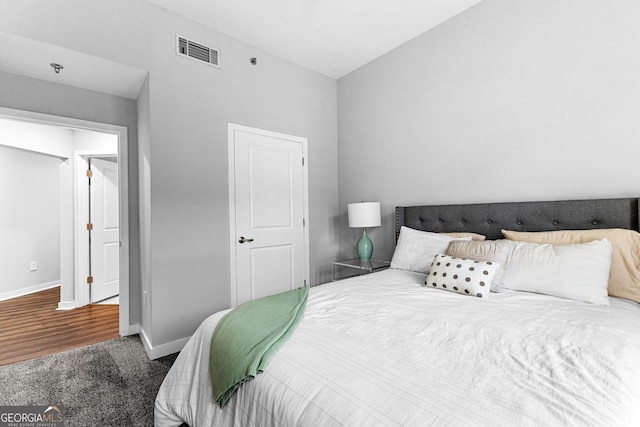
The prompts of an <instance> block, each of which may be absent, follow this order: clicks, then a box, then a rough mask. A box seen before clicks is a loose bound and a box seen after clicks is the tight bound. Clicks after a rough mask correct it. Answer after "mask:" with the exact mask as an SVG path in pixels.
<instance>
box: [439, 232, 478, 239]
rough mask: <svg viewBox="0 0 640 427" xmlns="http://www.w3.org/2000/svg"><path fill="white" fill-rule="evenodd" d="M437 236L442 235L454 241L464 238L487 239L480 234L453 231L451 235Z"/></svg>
mask: <svg viewBox="0 0 640 427" xmlns="http://www.w3.org/2000/svg"><path fill="white" fill-rule="evenodd" d="M438 234H444V235H446V236H449V237H453V238H454V239H459V238H464V237H471V240H484V239H486V238H487V236H484V235H482V234H478V233H467V232H464V231H460V232H458V231H454V232H452V233H438Z"/></svg>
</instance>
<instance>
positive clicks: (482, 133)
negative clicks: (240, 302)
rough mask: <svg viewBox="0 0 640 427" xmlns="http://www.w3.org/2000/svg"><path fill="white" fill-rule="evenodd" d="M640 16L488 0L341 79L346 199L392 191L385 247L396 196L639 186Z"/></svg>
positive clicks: (571, 193) (426, 199)
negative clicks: (638, 43) (638, 44)
mask: <svg viewBox="0 0 640 427" xmlns="http://www.w3.org/2000/svg"><path fill="white" fill-rule="evenodd" d="M638 22H640V2H637V1H635V0H616V1H610V2H609V1H608V2H604V1H595V0H589V1H584V0H560V1H552V0H521V1H509V0H484V1H482V2H481V3H479V4H478V5H476V6H474V7H473V8H471V9H469V10H467V11H465V12H463V13H462V14H460V15H458V16H456V17H454V18H453V19H451V20H449V21H448V22H445V23H443V24H441V25H440V26H438V27H436V28H435V29H433V30H431V31H429V32H427V33H425V34H423V35H421V36H419V37H417V38H416V39H414V40H412V41H410V42H408V43H406V44H404V45H403V46H401V47H399V48H397V49H395V50H394V51H392V52H390V53H388V54H387V55H385V56H383V57H381V58H379V59H377V60H375V61H373V62H371V63H369V64H367V65H366V66H364V67H362V68H360V69H358V70H356V71H354V72H353V73H351V74H349V75H347V76H345V77H343V78H341V79H340V80H339V81H338V112H339V115H338V117H339V119H338V123H339V124H338V130H339V182H340V196H339V197H340V210H341V212H346V204H347V203H350V202H354V201H360V200H369V201H380V202H382V207H383V217H384V220H383V221H384V222H383V226H382V227H380V228H377V229H373V230H370V233H369V234H370V236H371V238H372V240H373V241H374V244H376V251H375V253H374V256H378V257H386V258H388V257H390V256H391V254H392V253H393V245H394V238H395V236H394V224H393V217H392V213H393V209H394V206H396V205H405V204H441V203H469V202H491V201H522V200H554V199H567V198H591V197H626V196H629V197H632V196H638V194H640V168H638V166H637V159H638V158H639V157H640V144H639V143H638V135H640V120H639V119H638V118H639V117H640V80H639V76H640V49H638V48H637V43H636V42H635V41H636V40H640V25H638ZM363 169H365V170H367V171H369V173H363V171H362V170H363ZM344 216H345V215H344V214H343V218H342V219H343V221H342V230H343V233H342V234H341V252H342V253H343V255H347V254H351V253H352V251H353V246H354V244H355V241H356V240H357V234H358V233H357V231H356V230H350V229H348V227H347V226H346V223H345V222H344Z"/></svg>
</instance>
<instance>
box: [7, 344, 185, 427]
mask: <svg viewBox="0 0 640 427" xmlns="http://www.w3.org/2000/svg"><path fill="white" fill-rule="evenodd" d="M176 356H177V354H173V355H170V356H166V357H163V358H161V359H158V360H149V358H148V357H147V354H146V353H145V351H144V347H143V345H142V342H141V341H140V337H139V336H138V335H132V336H129V337H121V338H117V339H114V340H110V341H106V342H103V343H99V344H94V345H90V346H87V347H81V348H77V349H74V350H69V351H66V352H64V353H58V354H54V355H51V356H45V357H42V358H39V359H34V360H29V361H26V362H21V363H16V364H13V365H8V366H0V405H2V406H25V405H40V406H43V405H60V406H62V407H63V408H64V409H63V412H64V421H65V426H66V427H74V426H82V427H87V426H127V427H132V426H140V427H151V426H153V403H154V400H155V397H156V394H157V393H158V389H159V388H160V384H161V383H162V380H163V379H164V377H165V375H166V374H167V372H168V371H169V368H170V367H171V365H172V364H173V362H174V361H175V358H176Z"/></svg>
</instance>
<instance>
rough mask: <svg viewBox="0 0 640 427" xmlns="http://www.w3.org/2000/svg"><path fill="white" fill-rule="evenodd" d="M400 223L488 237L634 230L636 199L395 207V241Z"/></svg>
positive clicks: (636, 225) (636, 217) (424, 228)
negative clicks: (509, 232) (504, 233)
mask: <svg viewBox="0 0 640 427" xmlns="http://www.w3.org/2000/svg"><path fill="white" fill-rule="evenodd" d="M403 225H404V226H407V227H411V228H414V229H416V230H423V231H433V232H454V231H458V232H460V231H467V232H474V233H480V234H483V235H485V236H487V239H501V238H503V236H502V233H501V230H503V229H505V230H515V231H549V230H585V229H591V228H627V229H631V230H636V231H637V230H638V199H637V198H625V199H597V200H563V201H556V202H511V203H483V204H470V205H436V206H398V207H396V240H397V238H398V235H399V233H400V227H401V226H403Z"/></svg>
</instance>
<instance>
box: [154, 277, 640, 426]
mask: <svg viewBox="0 0 640 427" xmlns="http://www.w3.org/2000/svg"><path fill="white" fill-rule="evenodd" d="M424 277H425V276H424V275H422V274H419V273H411V272H407V271H401V270H386V271H382V272H379V273H375V274H370V275H367V276H360V277H358V278H353V279H348V280H343V281H338V282H332V283H328V284H324V285H321V286H316V287H313V288H311V292H310V295H309V301H308V304H307V309H306V311H305V316H304V319H303V321H302V322H301V323H300V325H299V326H298V328H297V330H296V331H295V333H294V334H293V336H292V337H291V338H290V340H289V341H288V342H287V343H286V344H285V345H284V347H283V348H282V349H281V350H280V351H279V352H278V353H277V354H276V355H275V356H274V357H273V359H272V360H271V362H270V363H269V365H268V366H267V368H266V370H265V372H264V373H262V374H260V375H258V376H257V377H256V379H254V380H253V381H250V382H248V383H246V384H244V385H243V386H241V387H240V389H239V390H238V391H237V393H236V394H235V395H234V396H233V397H232V398H231V400H230V401H229V403H228V405H227V406H226V407H225V408H224V409H220V408H219V407H218V406H217V405H215V403H214V400H213V398H212V396H211V386H210V382H209V374H208V361H209V357H208V353H209V342H210V339H211V334H212V332H213V330H214V328H215V325H216V322H217V321H218V320H219V319H220V318H221V317H222V315H224V313H225V312H221V313H217V314H214V315H212V316H211V317H209V318H208V319H207V320H205V321H204V322H203V324H202V325H201V327H200V328H199V329H198V330H197V332H196V333H195V334H194V336H193V337H192V338H191V340H190V341H189V342H188V343H187V345H186V346H185V348H184V350H183V351H182V352H181V353H180V355H179V356H178V358H177V360H176V362H175V364H174V365H173V367H172V368H171V370H170V372H169V374H168V375H167V377H166V378H165V380H164V382H163V384H162V387H161V388H160V391H159V393H158V396H157V399H156V404H155V422H156V426H158V427H163V426H179V425H180V424H181V423H182V422H183V421H184V422H186V423H187V424H189V425H190V426H191V427H198V426H261V427H262V426H272V425H273V426H338V425H345V426H377V425H383V426H400V425H406V426H567V425H574V426H640V305H639V304H637V303H634V302H631V301H628V300H624V299H618V298H612V299H611V305H610V306H608V307H606V306H600V305H593V304H588V303H583V302H578V301H572V300H564V299H560V298H556V297H552V296H544V295H537V294H529V293H524V292H515V291H507V292H504V293H498V294H496V293H492V294H491V295H490V298H489V299H481V298H474V297H469V296H463V295H459V294H456V293H452V292H446V291H442V290H437V289H429V288H424V287H422V286H421V283H422V280H423V279H424Z"/></svg>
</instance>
